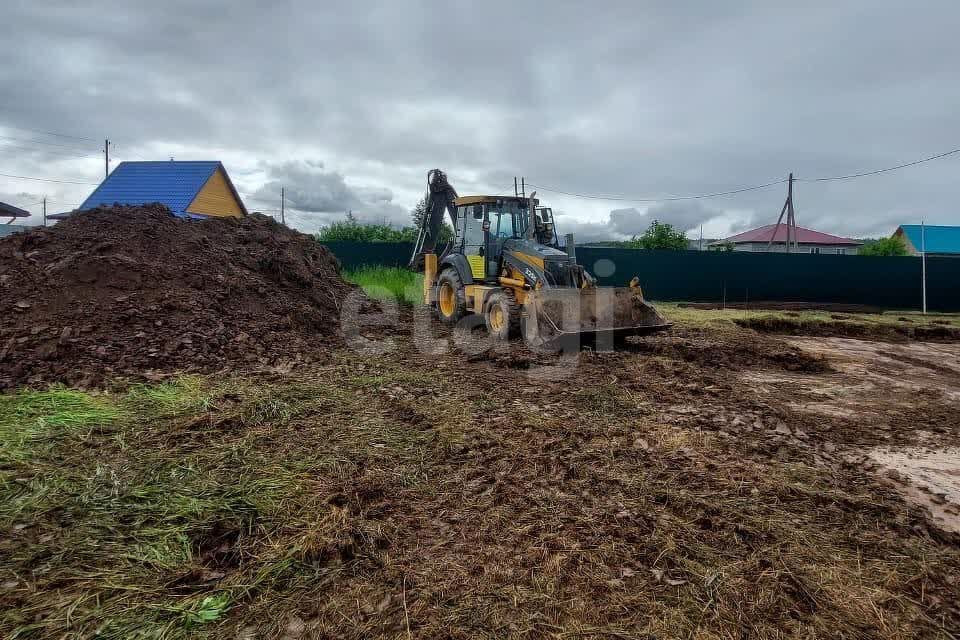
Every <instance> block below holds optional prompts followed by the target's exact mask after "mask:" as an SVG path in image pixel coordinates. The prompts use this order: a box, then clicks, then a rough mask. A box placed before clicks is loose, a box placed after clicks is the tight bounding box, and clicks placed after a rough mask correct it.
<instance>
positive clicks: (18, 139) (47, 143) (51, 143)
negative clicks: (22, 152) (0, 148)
mask: <svg viewBox="0 0 960 640" xmlns="http://www.w3.org/2000/svg"><path fill="white" fill-rule="evenodd" d="M0 139H3V140H13V141H15V142H27V143H30V144H42V145H46V146H48V147H60V148H62V149H72V150H74V151H87V152H89V151H95V152H97V153H99V152H100V151H101V149H90V148H83V147H71V146H69V145H65V144H57V143H56V142H46V141H45V140H25V139H23V138H11V137H10V136H0Z"/></svg>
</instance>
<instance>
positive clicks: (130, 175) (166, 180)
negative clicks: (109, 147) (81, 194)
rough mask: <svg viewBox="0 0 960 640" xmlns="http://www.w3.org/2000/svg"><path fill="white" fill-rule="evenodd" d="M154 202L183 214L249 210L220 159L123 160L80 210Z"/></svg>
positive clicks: (213, 214) (236, 214) (230, 213)
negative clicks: (116, 204) (117, 204)
mask: <svg viewBox="0 0 960 640" xmlns="http://www.w3.org/2000/svg"><path fill="white" fill-rule="evenodd" d="M152 202H160V203H162V204H165V205H167V207H169V208H170V211H172V212H173V215H175V216H177V217H180V218H205V217H216V218H230V217H232V218H239V217H240V216H244V215H246V214H247V209H246V207H244V206H243V201H242V200H241V199H240V196H239V194H238V193H237V190H236V188H235V187H234V186H233V182H231V180H230V176H229V175H227V171H226V169H224V168H223V164H222V163H220V162H218V161H216V160H213V161H181V160H170V161H166V162H164V161H160V162H121V163H120V164H119V165H117V168H116V169H114V170H113V171H112V172H111V173H110V175H109V176H107V178H106V179H105V180H104V181H103V182H102V183H100V186H99V187H97V188H96V189H95V190H94V192H93V193H91V194H90V197H88V198H87V199H86V200H84V201H83V204H81V205H80V207H79V208H78V210H80V211H83V210H86V209H94V208H96V207H99V206H101V205H103V206H110V205H112V204H114V203H119V204H127V205H139V204H149V203H152Z"/></svg>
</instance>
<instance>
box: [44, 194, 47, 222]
mask: <svg viewBox="0 0 960 640" xmlns="http://www.w3.org/2000/svg"><path fill="white" fill-rule="evenodd" d="M43 226H47V196H43Z"/></svg>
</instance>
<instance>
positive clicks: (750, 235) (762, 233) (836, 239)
mask: <svg viewBox="0 0 960 640" xmlns="http://www.w3.org/2000/svg"><path fill="white" fill-rule="evenodd" d="M796 230H797V242H798V243H799V244H835V245H838V246H839V245H846V246H851V247H853V246H857V245H860V244H863V243H862V242H859V241H857V240H854V239H853V238H844V237H841V236H835V235H831V234H829V233H823V232H822V231H814V230H813V229H806V228H804V227H796ZM774 231H776V237H774ZM771 238H773V242H775V243H783V244H786V242H787V225H785V224H781V225H780V228H779V229H777V225H775V224H768V225H765V226H763V227H758V228H756V229H752V230H750V231H744V232H743V233H738V234H737V235H735V236H730V237H729V238H725V239H723V240H717V242H732V243H734V244H739V243H742V242H770V239H771ZM792 240H793V239H792V238H791V241H792Z"/></svg>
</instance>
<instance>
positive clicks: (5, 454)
mask: <svg viewBox="0 0 960 640" xmlns="http://www.w3.org/2000/svg"><path fill="white" fill-rule="evenodd" d="M120 415H121V411H120V409H118V408H117V407H116V406H114V405H113V404H112V403H110V402H109V401H108V400H107V399H106V398H105V397H103V396H94V395H91V394H87V393H83V392H81V391H74V390H72V389H66V388H63V387H53V388H51V389H49V390H46V391H31V390H28V391H22V392H20V393H18V394H16V395H12V396H0V465H2V466H7V465H9V464H12V463H16V462H23V461H25V460H28V459H29V458H30V457H31V456H32V455H33V451H34V450H35V449H38V448H47V447H49V446H50V444H51V443H52V442H54V441H55V440H56V439H58V438H62V437H64V436H67V435H70V434H82V433H84V432H87V431H90V430H91V429H96V428H99V427H105V426H108V425H110V424H112V423H114V422H115V421H116V420H117V419H118V418H119V417H120Z"/></svg>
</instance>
